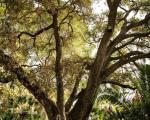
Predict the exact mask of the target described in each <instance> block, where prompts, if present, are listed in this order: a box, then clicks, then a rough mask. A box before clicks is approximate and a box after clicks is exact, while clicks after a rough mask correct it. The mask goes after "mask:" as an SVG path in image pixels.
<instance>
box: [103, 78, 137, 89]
mask: <svg viewBox="0 0 150 120" xmlns="http://www.w3.org/2000/svg"><path fill="white" fill-rule="evenodd" d="M107 83H109V84H113V85H117V86H119V87H122V88H128V89H131V90H135V89H136V88H135V87H132V86H130V85H124V84H121V83H118V82H115V81H113V80H104V81H102V83H101V84H107Z"/></svg>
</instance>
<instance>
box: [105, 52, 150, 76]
mask: <svg viewBox="0 0 150 120" xmlns="http://www.w3.org/2000/svg"><path fill="white" fill-rule="evenodd" d="M142 58H150V53H146V54H144V53H143V54H141V53H139V54H137V55H135V56H132V57H131V54H130V53H128V55H126V56H125V57H122V58H121V59H120V60H119V61H118V62H116V63H114V64H113V65H111V66H110V67H109V68H107V69H106V70H105V72H104V73H105V75H106V76H109V75H110V74H111V73H113V72H114V71H115V70H117V69H118V68H120V67H121V66H123V65H125V64H127V63H130V62H134V61H136V60H139V59H142Z"/></svg>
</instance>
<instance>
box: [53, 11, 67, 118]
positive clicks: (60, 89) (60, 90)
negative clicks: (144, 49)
mask: <svg viewBox="0 0 150 120" xmlns="http://www.w3.org/2000/svg"><path fill="white" fill-rule="evenodd" d="M57 17H58V16H57V12H56V13H55V14H54V15H53V29H54V37H55V44H56V61H55V74H56V83H57V106H58V109H59V113H60V115H61V119H62V120H65V107H64V85H63V81H62V65H61V59H62V45H61V39H60V36H59V28H58V20H57Z"/></svg>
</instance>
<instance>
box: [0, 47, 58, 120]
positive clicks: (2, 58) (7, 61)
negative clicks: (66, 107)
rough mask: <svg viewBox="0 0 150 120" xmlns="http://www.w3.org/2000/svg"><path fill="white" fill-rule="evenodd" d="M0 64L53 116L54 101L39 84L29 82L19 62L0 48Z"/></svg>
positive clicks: (54, 109)
mask: <svg viewBox="0 0 150 120" xmlns="http://www.w3.org/2000/svg"><path fill="white" fill-rule="evenodd" d="M0 64H2V65H3V66H4V67H5V69H6V70H7V71H9V72H11V73H12V74H15V75H16V76H17V78H18V80H19V82H20V83H21V84H22V85H23V86H24V87H25V88H26V89H28V90H29V91H30V92H31V93H32V95H33V96H34V97H35V98H36V99H37V100H38V101H39V102H40V103H41V104H42V105H43V106H44V108H45V111H46V112H47V115H48V117H49V118H53V117H55V116H56V115H57V114H58V112H57V107H56V105H55V104H54V102H53V101H52V100H50V99H49V98H48V96H47V95H46V94H45V93H44V92H43V91H42V89H41V88H40V87H39V86H37V85H36V84H33V83H32V84H31V83H30V82H29V81H30V80H29V78H28V77H27V76H26V74H25V72H24V70H23V69H22V67H21V66H19V64H18V63H17V62H16V61H14V60H13V58H12V57H10V56H9V55H6V54H5V53H4V52H3V51H2V50H1V49H0Z"/></svg>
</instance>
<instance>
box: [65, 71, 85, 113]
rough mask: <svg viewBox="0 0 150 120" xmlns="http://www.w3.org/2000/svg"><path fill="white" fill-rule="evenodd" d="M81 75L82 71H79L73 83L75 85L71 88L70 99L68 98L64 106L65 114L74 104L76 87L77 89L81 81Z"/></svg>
mask: <svg viewBox="0 0 150 120" xmlns="http://www.w3.org/2000/svg"><path fill="white" fill-rule="evenodd" d="M82 75H83V70H81V71H80V72H79V74H78V76H77V78H76V82H75V85H74V87H73V90H72V93H71V94H70V97H69V98H68V100H67V102H66V104H65V108H66V109H65V110H66V112H69V111H70V108H71V106H72V104H73V102H74V100H75V99H76V95H77V90H78V87H79V83H80V81H81V78H82Z"/></svg>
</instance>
